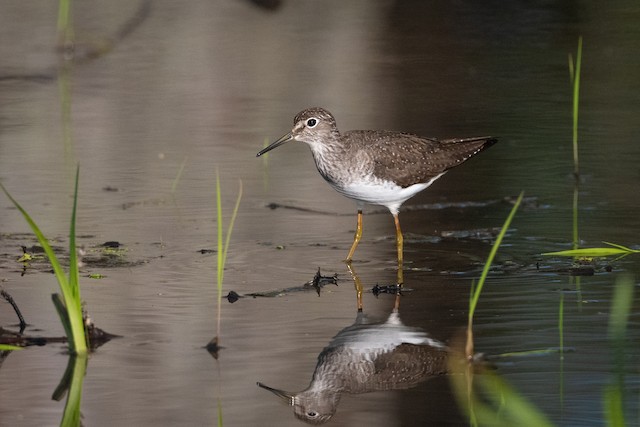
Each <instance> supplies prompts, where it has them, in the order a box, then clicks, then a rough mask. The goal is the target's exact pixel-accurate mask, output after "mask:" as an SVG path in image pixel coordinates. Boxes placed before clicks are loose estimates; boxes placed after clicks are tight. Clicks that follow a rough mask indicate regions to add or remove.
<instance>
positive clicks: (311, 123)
mask: <svg viewBox="0 0 640 427" xmlns="http://www.w3.org/2000/svg"><path fill="white" fill-rule="evenodd" d="M305 124H306V125H307V127H308V128H314V127H316V125H317V124H318V119H316V118H315V117H311V118H310V119H307V121H306V122H305Z"/></svg>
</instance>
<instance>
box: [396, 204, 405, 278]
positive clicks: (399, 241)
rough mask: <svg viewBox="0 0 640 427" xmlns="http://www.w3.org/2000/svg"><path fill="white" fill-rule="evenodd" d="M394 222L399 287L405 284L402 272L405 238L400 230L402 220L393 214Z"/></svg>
mask: <svg viewBox="0 0 640 427" xmlns="http://www.w3.org/2000/svg"><path fill="white" fill-rule="evenodd" d="M393 221H394V222H395V224H396V249H397V250H398V276H397V278H398V285H399V286H402V283H403V282H404V275H403V272H402V264H403V259H404V255H403V244H404V238H403V237H402V230H401V229H400V219H398V214H397V213H395V214H393Z"/></svg>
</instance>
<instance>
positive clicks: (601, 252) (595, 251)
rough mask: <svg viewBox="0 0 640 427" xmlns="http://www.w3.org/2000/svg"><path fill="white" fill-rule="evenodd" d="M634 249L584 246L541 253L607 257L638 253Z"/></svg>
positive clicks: (547, 254)
mask: <svg viewBox="0 0 640 427" xmlns="http://www.w3.org/2000/svg"><path fill="white" fill-rule="evenodd" d="M637 252H640V251H636V250H633V249H627V248H625V249H621V248H615V247H614V248H582V249H570V250H566V251H557V252H545V253H543V254H541V255H544V256H568V257H607V256H612V255H628V254H632V253H637Z"/></svg>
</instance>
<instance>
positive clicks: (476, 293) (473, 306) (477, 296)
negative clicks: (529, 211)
mask: <svg viewBox="0 0 640 427" xmlns="http://www.w3.org/2000/svg"><path fill="white" fill-rule="evenodd" d="M523 196H524V192H521V193H520V196H518V199H517V200H516V203H515V204H514V205H513V208H512V209H511V212H510V213H509V216H508V217H507V219H506V221H505V222H504V225H503V226H502V230H500V234H498V237H497V238H496V241H495V242H494V243H493V247H492V248H491V252H490V253H489V257H488V258H487V262H485V264H484V269H483V270H482V274H481V275H480V279H479V280H478V283H477V284H476V285H475V290H474V292H473V297H472V299H471V302H470V304H469V328H471V326H472V324H473V315H474V313H475V311H476V306H477V305H478V300H479V299H480V294H481V293H482V287H483V286H484V281H485V280H486V278H487V275H488V274H489V268H491V263H492V262H493V259H494V258H495V256H496V253H497V252H498V248H499V247H500V244H501V243H502V239H503V238H504V235H505V234H506V233H507V229H508V228H509V226H510V225H511V221H512V220H513V217H514V216H515V214H516V211H517V210H518V207H519V206H520V203H521V202H522V198H523Z"/></svg>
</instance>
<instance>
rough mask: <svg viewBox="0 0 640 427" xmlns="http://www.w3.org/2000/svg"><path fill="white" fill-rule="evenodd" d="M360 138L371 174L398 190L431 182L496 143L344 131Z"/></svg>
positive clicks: (493, 141)
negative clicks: (388, 181)
mask: <svg viewBox="0 0 640 427" xmlns="http://www.w3.org/2000/svg"><path fill="white" fill-rule="evenodd" d="M344 136H345V137H346V139H351V138H354V137H355V138H360V141H361V142H360V144H362V142H364V141H366V145H363V146H362V148H363V149H365V150H367V151H369V152H370V155H371V158H372V159H373V162H374V168H373V174H374V175H376V176H378V177H384V178H387V179H392V180H393V181H394V182H395V183H397V184H398V185H400V186H401V187H408V186H411V185H413V184H418V183H424V182H428V181H430V180H431V179H432V178H434V177H436V176H437V175H439V174H441V173H443V172H446V171H447V170H449V169H451V168H452V167H455V166H457V165H459V164H461V163H463V162H464V161H465V160H467V159H469V158H470V157H472V156H473V155H475V154H477V153H479V152H480V151H482V150H484V149H486V148H488V147H490V146H491V145H493V144H495V143H496V142H497V140H496V139H494V138H491V137H479V138H466V139H447V140H436V139H427V138H421V137H418V136H416V135H411V134H405V133H398V132H384V131H352V132H347V133H346V134H345V135H344Z"/></svg>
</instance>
